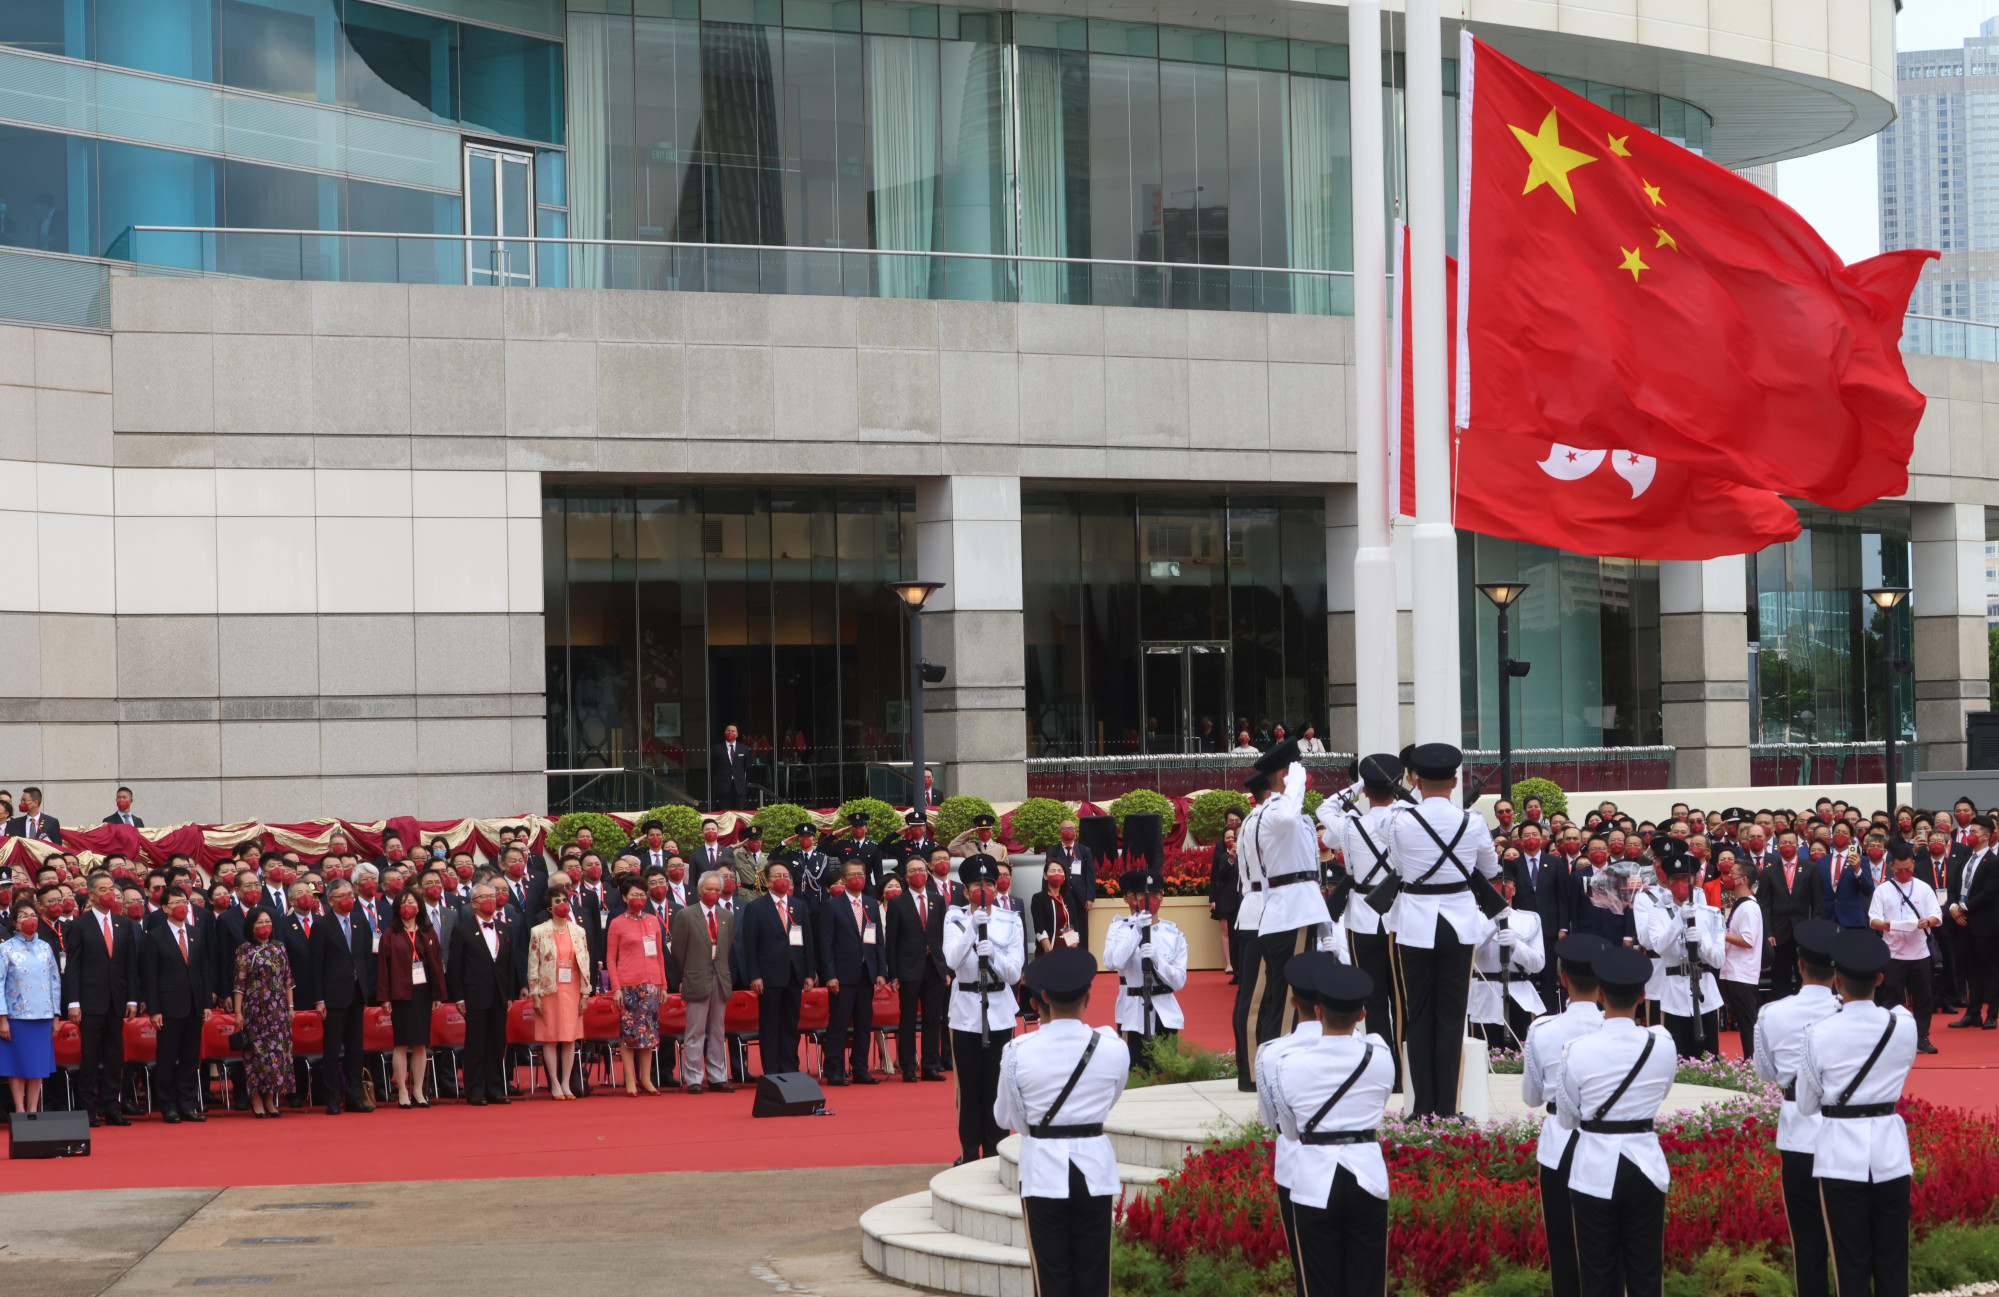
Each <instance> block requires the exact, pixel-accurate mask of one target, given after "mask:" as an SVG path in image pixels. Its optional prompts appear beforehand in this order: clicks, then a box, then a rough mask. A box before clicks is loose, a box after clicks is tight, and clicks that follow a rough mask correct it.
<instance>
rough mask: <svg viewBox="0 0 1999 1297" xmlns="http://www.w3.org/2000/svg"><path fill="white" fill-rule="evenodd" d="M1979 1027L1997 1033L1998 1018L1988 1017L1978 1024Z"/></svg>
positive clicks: (1998, 1027) (1998, 1029)
mask: <svg viewBox="0 0 1999 1297" xmlns="http://www.w3.org/2000/svg"><path fill="white" fill-rule="evenodd" d="M1979 1025H1980V1026H1982V1027H1984V1028H1985V1029H1986V1030H1987V1031H1999V1017H1992V1016H1990V1015H1988V1016H1987V1017H1986V1019H1985V1021H1984V1022H1983V1023H1980V1024H1979Z"/></svg>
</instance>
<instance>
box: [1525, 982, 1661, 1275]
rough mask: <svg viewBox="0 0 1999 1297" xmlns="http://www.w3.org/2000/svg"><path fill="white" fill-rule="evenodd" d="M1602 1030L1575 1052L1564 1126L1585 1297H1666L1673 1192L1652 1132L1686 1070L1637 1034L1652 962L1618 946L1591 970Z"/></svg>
mask: <svg viewBox="0 0 1999 1297" xmlns="http://www.w3.org/2000/svg"><path fill="white" fill-rule="evenodd" d="M1590 969H1591V971H1592V972H1594V973H1595V974H1596V980H1597V987H1598V990H1599V991H1600V992H1601V994H1602V997H1603V1025H1602V1026H1601V1027H1599V1028H1598V1029H1597V1030H1595V1031H1593V1032H1590V1033H1589V1034H1587V1035H1584V1036H1580V1037H1578V1038H1577V1039H1575V1040H1574V1041H1571V1042H1570V1044H1569V1052H1568V1059H1567V1061H1566V1062H1564V1063H1563V1065H1562V1082H1561V1089H1559V1090H1557V1091H1556V1092H1555V1111H1556V1119H1557V1120H1558V1121H1560V1122H1561V1124H1562V1125H1563V1127H1565V1128H1567V1129H1569V1130H1572V1131H1575V1132H1576V1135H1575V1137H1574V1138H1575V1147H1574V1149H1573V1150H1572V1151H1571V1154H1570V1158H1569V1204H1570V1210H1571V1211H1572V1212H1573V1213H1574V1223H1575V1239H1576V1258H1577V1262H1578V1266H1579V1269H1580V1277H1581V1286H1582V1294H1583V1297H1658V1294H1659V1292H1660V1289H1661V1287H1662V1286H1663V1284H1664V1282H1665V1273H1664V1272H1665V1243H1666V1186H1667V1185H1668V1184H1670V1183H1671V1180H1672V1175H1671V1172H1670V1171H1668V1170H1667V1168H1666V1154H1665V1152H1664V1150H1662V1149H1661V1148H1660V1147H1659V1136H1658V1135H1657V1134H1655V1133H1654V1131H1653V1123H1654V1122H1655V1121H1656V1120H1657V1119H1658V1115H1659V1104H1660V1102H1661V1101H1662V1100H1664V1099H1665V1097H1666V1091H1668V1090H1670V1089H1671V1088H1672V1086H1673V1075H1674V1073H1675V1072H1676V1071H1677V1070H1678V1068H1679V1061H1678V1059H1676V1058H1675V1057H1674V1055H1673V1038H1672V1036H1671V1035H1670V1034H1668V1033H1667V1031H1666V1029H1665V1028H1664V1027H1641V1026H1639V1025H1638V1018H1637V1013H1638V1006H1639V1005H1640V1004H1642V1003H1643V1002H1644V1000H1645V983H1646V981H1647V980H1648V979H1649V978H1650V977H1651V976H1652V961H1651V960H1649V959H1647V958H1646V957H1645V956H1644V955H1642V954H1640V953H1639V952H1638V951H1635V950H1626V949H1625V948H1623V947H1622V946H1610V947H1606V948H1605V949H1604V950H1602V951H1600V952H1598V954H1597V956H1596V958H1594V959H1592V960H1591V961H1590Z"/></svg>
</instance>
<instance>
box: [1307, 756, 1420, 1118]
mask: <svg viewBox="0 0 1999 1297" xmlns="http://www.w3.org/2000/svg"><path fill="white" fill-rule="evenodd" d="M1358 772H1359V775H1360V780H1361V792H1362V796H1363V797H1364V798H1365V805H1364V806H1363V805H1359V804H1357V805H1355V807H1354V808H1353V810H1352V811H1351V812H1349V813H1347V814H1345V815H1340V814H1339V813H1338V812H1337V811H1335V812H1334V815H1336V816H1337V817H1338V818H1337V819H1336V820H1333V821H1331V822H1329V821H1328V818H1327V806H1328V804H1329V803H1331V802H1332V800H1333V799H1332V798H1330V797H1329V798H1327V799H1326V801H1325V802H1321V803H1320V804H1319V822H1320V823H1321V824H1325V825H1326V836H1327V838H1328V841H1329V845H1331V846H1333V847H1335V848H1336V849H1337V850H1338V851H1339V853H1340V859H1341V861H1342V862H1344V868H1345V874H1346V877H1345V878H1344V879H1343V880H1342V881H1341V882H1340V883H1339V884H1338V885H1337V886H1336V887H1335V888H1334V890H1333V904H1332V908H1333V911H1334V912H1335V913H1336V914H1337V915H1338V916H1339V917H1340V918H1341V919H1343V920H1344V921H1345V923H1346V930H1347V944H1348V947H1349V950H1348V960H1347V962H1348V963H1351V964H1352V965H1354V966H1355V967H1356V968H1359V969H1361V970H1362V971H1363V972H1365V973H1366V974H1367V975H1368V976H1369V977H1372V978H1373V979H1374V998H1373V999H1371V1000H1369V1001H1368V1004H1367V1025H1368V1027H1369V1028H1370V1029H1371V1030H1373V1032H1374V1033H1375V1034H1376V1035H1377V1036H1380V1037H1381V1038H1382V1039H1383V1040H1386V1041H1387V1042H1388V1052H1389V1055H1390V1057H1391V1058H1392V1059H1393V1060H1394V1062H1395V1084H1396V1088H1397V1089H1400V1088H1401V1086H1402V1058H1401V1051H1400V1050H1399V1049H1398V1048H1397V1047H1396V1040H1397V1038H1398V1037H1397V1032H1396V1028H1395V1024H1394V1023H1393V1022H1391V1021H1390V1020H1389V1006H1390V1004H1391V999H1390V995H1391V991H1392V988H1393V985H1394V976H1393V974H1392V973H1391V972H1390V971H1389V964H1388V944H1389V936H1388V924H1387V923H1386V922H1385V921H1384V920H1383V918H1382V916H1381V914H1379V913H1378V912H1376V910H1375V909H1374V907H1373V906H1371V905H1369V904H1368V903H1367V898H1368V895H1369V894H1370V893H1372V892H1373V891H1374V889H1375V888H1376V887H1378V886H1380V885H1381V884H1383V883H1385V882H1387V881H1388V879H1389V877H1390V876H1391V875H1392V874H1394V872H1395V867H1394V865H1393V864H1392V863H1390V861H1389V858H1388V834H1389V829H1390V825H1391V824H1392V823H1393V821H1394V818H1395V816H1396V815H1398V814H1400V807H1401V806H1402V802H1401V801H1400V799H1398V798H1397V797H1396V790H1397V789H1399V788H1400V787H1401V786H1402V762H1401V761H1400V760H1399V759H1398V758H1396V757H1393V756H1390V755H1388V754H1387V753H1385V752H1378V753H1376V754H1374V755H1373V756H1369V757H1362V758H1361V759H1360V761H1359V763H1358Z"/></svg>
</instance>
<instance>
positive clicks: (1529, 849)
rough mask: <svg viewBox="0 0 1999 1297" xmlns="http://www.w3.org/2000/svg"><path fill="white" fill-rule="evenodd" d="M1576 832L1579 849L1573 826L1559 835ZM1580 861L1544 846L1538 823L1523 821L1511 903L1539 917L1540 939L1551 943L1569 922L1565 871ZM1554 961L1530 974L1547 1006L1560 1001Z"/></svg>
mask: <svg viewBox="0 0 1999 1297" xmlns="http://www.w3.org/2000/svg"><path fill="white" fill-rule="evenodd" d="M1571 833H1575V834H1576V838H1575V841H1576V844H1577V850H1578V851H1580V850H1581V844H1582V835H1581V834H1580V833H1577V831H1576V830H1575V829H1572V828H1571V829H1564V830H1563V831H1562V836H1563V837H1565V838H1566V837H1567V836H1568V835H1569V834H1571ZM1579 863H1581V862H1580V860H1579V858H1577V857H1574V856H1568V855H1557V854H1555V853H1554V852H1551V851H1549V850H1548V845H1547V842H1546V840H1545V839H1543V838H1542V836H1541V826H1540V825H1538V824H1528V825H1523V826H1522V827H1521V830H1520V860H1519V862H1518V863H1517V864H1516V865H1515V867H1514V875H1513V897H1514V900H1513V904H1514V906H1515V908H1517V909H1522V910H1532V911H1533V912H1534V913H1535V914H1536V915H1537V916H1538V917H1539V918H1540V920H1541V932H1542V940H1543V941H1545V942H1548V943H1549V944H1553V943H1554V941H1555V940H1556V939H1557V937H1558V936H1559V934H1561V933H1562V932H1564V931H1566V930H1567V929H1568V926H1569V917H1568V912H1569V905H1568V902H1569V873H1570V871H1571V869H1573V868H1574V867H1575V866H1576V865H1578V864H1579ZM1555 974H1556V968H1555V961H1554V960H1552V959H1551V960H1549V961H1548V966H1547V967H1546V968H1545V969H1543V970H1542V971H1541V972H1540V973H1537V974H1535V976H1534V985H1535V989H1537V990H1538V991H1540V993H1541V1001H1542V1003H1544V1004H1546V1005H1547V1006H1548V1007H1549V1008H1550V1009H1555V1008H1557V1007H1559V1005H1560V1004H1561V999H1560V988H1559V987H1558V986H1557V984H1556V980H1555Z"/></svg>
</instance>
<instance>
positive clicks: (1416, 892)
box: [1402, 881, 1471, 896]
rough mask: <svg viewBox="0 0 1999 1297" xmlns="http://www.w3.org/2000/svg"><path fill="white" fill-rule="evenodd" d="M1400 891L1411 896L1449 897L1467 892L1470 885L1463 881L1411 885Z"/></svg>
mask: <svg viewBox="0 0 1999 1297" xmlns="http://www.w3.org/2000/svg"><path fill="white" fill-rule="evenodd" d="M1402 890H1403V891H1405V892H1407V893H1409V894H1410V895H1411V896H1449V895H1450V894H1451V893H1453V892H1469V891H1470V890H1471V884H1470V883H1468V882H1463V881H1459V882H1455V883H1411V884H1409V886H1407V887H1405V888H1403V889H1402Z"/></svg>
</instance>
